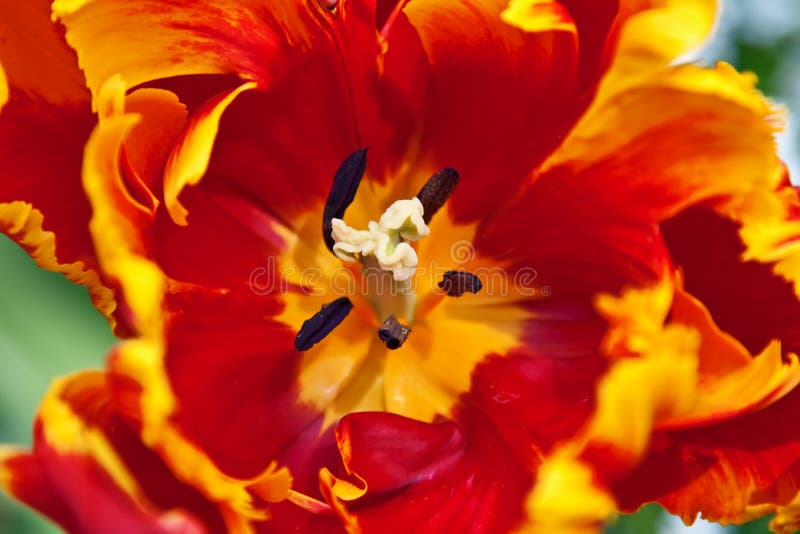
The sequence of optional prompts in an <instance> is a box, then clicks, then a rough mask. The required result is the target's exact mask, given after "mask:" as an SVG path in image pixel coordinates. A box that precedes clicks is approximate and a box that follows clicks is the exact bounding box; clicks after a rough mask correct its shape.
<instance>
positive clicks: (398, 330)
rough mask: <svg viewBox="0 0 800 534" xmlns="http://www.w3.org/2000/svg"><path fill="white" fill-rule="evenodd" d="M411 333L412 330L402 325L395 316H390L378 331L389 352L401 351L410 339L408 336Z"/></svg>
mask: <svg viewBox="0 0 800 534" xmlns="http://www.w3.org/2000/svg"><path fill="white" fill-rule="evenodd" d="M410 333H411V328H410V327H408V326H406V325H404V324H400V323H399V322H398V321H397V318H396V317H395V316H394V315H390V316H389V317H387V319H386V320H385V321H384V322H383V324H382V325H381V327H380V328H379V329H378V337H379V338H381V341H383V342H384V343H386V348H387V349H389V350H395V349H399V348H400V347H402V346H403V343H405V342H406V339H408V334H410Z"/></svg>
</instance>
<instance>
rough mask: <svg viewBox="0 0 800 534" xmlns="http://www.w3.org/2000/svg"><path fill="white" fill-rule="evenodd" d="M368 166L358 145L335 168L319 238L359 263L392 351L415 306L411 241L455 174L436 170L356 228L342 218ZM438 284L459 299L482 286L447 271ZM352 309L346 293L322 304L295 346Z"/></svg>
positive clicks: (303, 346) (309, 342) (422, 231)
mask: <svg viewBox="0 0 800 534" xmlns="http://www.w3.org/2000/svg"><path fill="white" fill-rule="evenodd" d="M366 165H367V157H366V149H361V150H357V151H356V152H353V153H352V154H350V155H349V156H348V157H347V159H345V161H344V162H343V163H342V164H341V165H340V166H339V169H338V170H337V171H336V174H335V176H334V179H333V186H332V188H331V191H330V193H329V194H328V199H327V202H326V203H325V209H324V212H323V217H322V236H323V239H324V240H325V244H326V245H327V247H328V249H329V250H330V251H331V252H332V253H333V254H335V255H336V256H337V257H338V258H340V259H341V260H342V261H345V262H355V261H360V263H361V275H362V284H361V286H362V290H363V291H364V293H365V296H366V297H367V300H369V302H370V303H371V304H372V307H373V308H374V310H375V312H376V314H377V316H378V319H379V320H380V321H381V322H382V324H381V327H380V328H379V329H378V332H377V333H378V337H379V338H380V339H381V340H382V341H383V342H384V343H385V344H386V347H387V348H389V349H392V350H394V349H397V348H400V347H401V346H402V345H403V343H404V342H405V340H406V339H407V338H408V335H409V334H410V332H411V328H410V327H409V326H407V325H405V324H403V323H401V322H400V321H398V317H399V318H402V319H403V320H404V321H406V322H408V323H411V322H413V320H414V312H415V309H416V295H415V291H414V287H413V286H412V283H411V280H412V277H413V276H414V274H415V272H416V270H417V265H418V263H419V258H418V257H417V253H416V251H415V250H414V248H413V247H412V246H411V242H413V241H418V240H420V239H422V238H423V237H425V236H427V235H428V234H430V228H429V227H428V223H429V222H430V220H431V218H432V217H433V215H434V214H435V213H436V212H437V211H439V209H440V208H441V207H442V206H443V205H444V203H445V202H446V201H447V199H448V198H449V197H450V195H451V193H452V192H453V190H454V189H455V186H456V185H457V183H458V180H459V177H458V173H457V172H456V171H454V170H453V169H443V170H441V171H439V172H437V173H436V174H434V175H433V176H432V177H431V178H430V179H429V180H428V181H427V182H426V184H425V185H424V186H423V188H422V189H421V190H420V192H419V193H418V194H417V195H416V196H415V197H414V198H411V199H404V200H397V201H395V202H393V203H392V204H391V205H390V206H389V207H388V208H387V209H386V211H385V212H384V213H383V215H381V216H380V218H379V219H378V221H369V222H368V223H367V228H366V229H357V228H353V227H351V226H349V225H348V224H347V223H345V222H344V214H345V211H346V210H347V208H348V206H349V205H350V204H351V203H352V202H353V199H354V198H355V195H356V192H357V190H358V186H359V184H360V183H361V178H362V177H363V175H364V172H365V171H366ZM443 284H444V285H443ZM439 287H440V288H441V289H444V290H445V294H446V295H448V296H455V297H459V296H461V295H463V294H464V293H465V292H472V293H477V292H478V291H479V290H480V289H481V284H480V282H479V281H478V279H477V277H475V276H474V275H471V274H469V273H463V272H457V271H449V272H448V273H446V274H445V277H444V279H443V280H442V282H440V283H439ZM352 307H353V305H352V303H351V302H350V300H349V299H348V298H347V297H343V298H340V299H337V300H336V301H334V302H333V303H330V304H328V305H325V306H323V307H322V309H321V310H320V311H319V312H317V313H316V314H314V316H312V317H311V318H310V319H308V320H307V321H305V322H304V323H303V326H302V327H301V328H300V331H299V332H298V333H297V336H296V338H295V347H296V348H297V350H299V351H303V350H308V349H309V348H311V347H312V346H313V345H314V344H315V343H317V342H318V341H320V340H321V339H322V338H324V337H325V336H326V335H327V334H328V333H330V332H331V331H332V330H333V329H334V328H335V327H336V326H338V325H339V323H341V322H342V321H343V320H344V318H345V317H346V316H347V314H348V313H349V312H350V310H351V309H352Z"/></svg>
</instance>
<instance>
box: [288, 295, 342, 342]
mask: <svg viewBox="0 0 800 534" xmlns="http://www.w3.org/2000/svg"><path fill="white" fill-rule="evenodd" d="M352 309H353V303H352V302H350V299H349V298H347V297H341V298H338V299H336V300H334V301H333V302H331V303H330V304H324V305H323V306H322V309H321V310H319V311H318V312H317V313H315V314H314V315H313V316H312V317H311V318H310V319H307V320H306V321H305V322H304V323H303V326H301V327H300V331H299V332H297V336H295V338H294V348H295V349H296V350H297V351H298V352H302V351H305V350H308V349H310V348H311V347H313V346H314V345H315V344H316V343H319V342H320V341H322V340H323V339H324V338H325V336H327V335H328V334H330V333H331V332H332V331H333V329H334V328H336V327H337V326H339V323H341V322H342V321H344V318H345V317H347V314H348V313H350V310H352Z"/></svg>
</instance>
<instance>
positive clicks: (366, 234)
mask: <svg viewBox="0 0 800 534" xmlns="http://www.w3.org/2000/svg"><path fill="white" fill-rule="evenodd" d="M423 215H424V209H423V208H422V203H421V202H420V201H419V199H418V198H416V197H415V198H412V199H410V200H398V201H396V202H394V203H393V204H392V205H391V206H389V208H388V209H387V210H386V211H385V212H384V214H383V215H381V218H380V219H379V221H378V222H375V221H370V222H369V223H368V224H367V230H356V229H355V228H351V227H349V226H347V224H345V222H344V221H343V220H341V219H333V220H332V221H331V223H332V226H333V231H332V232H331V235H332V236H333V240H334V241H335V244H334V245H333V253H334V254H336V255H337V256H338V257H339V258H341V259H342V260H344V261H355V259H356V258H355V256H356V254H359V255H361V257H362V258H363V257H364V256H370V255H372V256H375V259H376V260H377V261H378V265H379V266H380V268H381V269H383V270H384V271H392V276H393V277H394V279H395V280H396V281H398V282H401V281H404V280H408V279H409V278H411V277H412V276H413V275H414V273H415V272H416V270H417V263H419V259H418V258H417V253H416V252H415V251H414V249H413V248H412V247H411V245H409V244H408V243H407V242H406V241H403V239H405V240H407V241H417V240H418V239H422V238H423V237H425V236H426V235H428V234H429V233H430V228H428V225H426V224H425V221H424V220H423V218H422V216H423Z"/></svg>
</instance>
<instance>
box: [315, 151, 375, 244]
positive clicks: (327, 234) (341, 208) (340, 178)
mask: <svg viewBox="0 0 800 534" xmlns="http://www.w3.org/2000/svg"><path fill="white" fill-rule="evenodd" d="M366 170H367V149H366V148H362V149H361V150H356V151H355V152H353V153H352V154H350V155H349V156H347V158H346V159H345V160H344V162H342V164H341V165H340V166H339V169H338V170H337V171H336V174H335V175H334V177H333V187H331V191H330V193H328V200H327V201H326V202H325V210H324V211H323V212H322V237H323V239H325V244H326V245H327V246H328V250H330V251H331V252H333V245H334V241H333V237H331V231H332V230H333V226H332V224H331V221H332V220H333V219H342V218H343V217H344V212H345V211H346V210H347V207H348V206H349V205H350V204H351V203H352V202H353V199H354V198H355V196H356V191H358V184H360V183H361V178H362V177H363V176H364V171H366Z"/></svg>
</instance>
